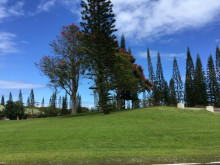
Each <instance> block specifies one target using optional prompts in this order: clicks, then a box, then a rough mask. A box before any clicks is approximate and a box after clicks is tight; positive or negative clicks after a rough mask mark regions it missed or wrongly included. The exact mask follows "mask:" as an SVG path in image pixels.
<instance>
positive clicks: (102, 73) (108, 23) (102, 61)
mask: <svg viewBox="0 0 220 165" xmlns="http://www.w3.org/2000/svg"><path fill="white" fill-rule="evenodd" d="M81 7H82V12H81V15H82V22H81V23H80V24H81V26H82V29H83V30H82V31H83V33H84V46H85V48H86V49H85V51H86V52H85V53H86V54H87V55H88V56H89V59H90V63H91V69H92V71H93V74H92V75H95V76H93V79H94V80H95V84H96V85H95V86H96V89H97V90H98V94H99V110H100V111H103V112H104V114H108V113H109V107H108V99H109V90H110V82H109V81H110V77H111V68H113V65H114V63H115V61H114V60H115V58H114V56H115V52H116V51H117V47H118V43H117V42H116V41H115V39H116V37H115V35H113V33H114V32H115V31H117V30H116V29H115V25H114V24H115V19H114V17H115V15H114V13H113V10H112V7H113V4H112V3H111V1H110V0H85V1H84V0H82V1H81Z"/></svg>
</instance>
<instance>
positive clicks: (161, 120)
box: [0, 107, 220, 164]
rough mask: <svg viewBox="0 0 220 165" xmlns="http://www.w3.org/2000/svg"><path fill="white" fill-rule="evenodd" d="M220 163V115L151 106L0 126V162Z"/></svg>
mask: <svg viewBox="0 0 220 165" xmlns="http://www.w3.org/2000/svg"><path fill="white" fill-rule="evenodd" d="M208 161H220V115H215V114H212V113H210V112H206V111H190V110H180V109H176V108H170V107H155V108H147V109H139V110H129V111H123V112H114V113H111V114H110V115H103V114H102V113H96V114H91V115H84V116H79V115H78V116H67V117H55V118H44V119H29V120H21V121H0V162H6V163H9V164H33V163H38V164H105V163H106V164H120V163H121V164H126V163H127V164H128V163H129V164H132V163H133V164H135V163H136V164H151V163H173V162H208Z"/></svg>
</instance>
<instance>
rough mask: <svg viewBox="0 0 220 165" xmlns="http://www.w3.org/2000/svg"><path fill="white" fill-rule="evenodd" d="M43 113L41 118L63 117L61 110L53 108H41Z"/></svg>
mask: <svg viewBox="0 0 220 165" xmlns="http://www.w3.org/2000/svg"><path fill="white" fill-rule="evenodd" d="M39 111H40V112H41V115H40V117H54V116H59V115H61V109H58V108H54V107H52V106H50V107H41V108H40V109H39Z"/></svg>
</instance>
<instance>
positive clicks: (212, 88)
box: [207, 55, 219, 106]
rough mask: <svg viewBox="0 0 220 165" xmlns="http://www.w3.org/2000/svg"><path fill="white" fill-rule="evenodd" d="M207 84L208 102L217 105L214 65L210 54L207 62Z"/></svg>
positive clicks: (217, 91) (217, 93)
mask: <svg viewBox="0 0 220 165" xmlns="http://www.w3.org/2000/svg"><path fill="white" fill-rule="evenodd" d="M207 85H208V102H209V104H211V105H215V106H218V104H219V98H218V95H219V88H218V83H217V78H216V73H215V66H214V62H213V58H212V55H210V56H209V58H208V64H207Z"/></svg>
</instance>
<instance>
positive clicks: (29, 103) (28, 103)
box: [26, 97, 31, 107]
mask: <svg viewBox="0 0 220 165" xmlns="http://www.w3.org/2000/svg"><path fill="white" fill-rule="evenodd" d="M26 105H27V106H28V107H30V106H31V101H30V97H28V98H27V104H26Z"/></svg>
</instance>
